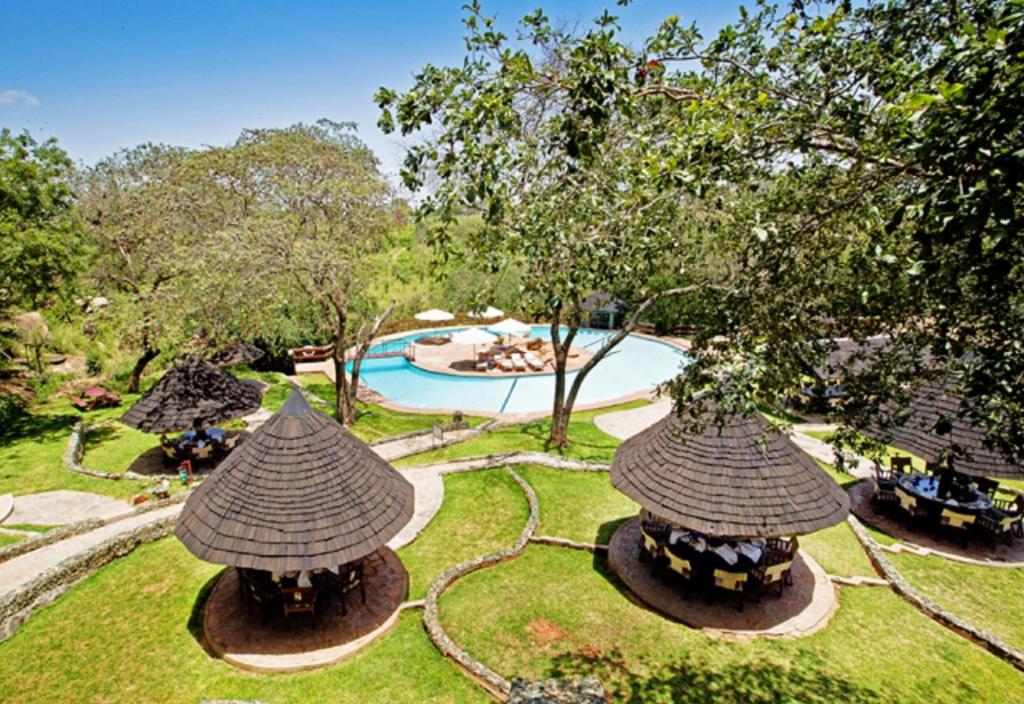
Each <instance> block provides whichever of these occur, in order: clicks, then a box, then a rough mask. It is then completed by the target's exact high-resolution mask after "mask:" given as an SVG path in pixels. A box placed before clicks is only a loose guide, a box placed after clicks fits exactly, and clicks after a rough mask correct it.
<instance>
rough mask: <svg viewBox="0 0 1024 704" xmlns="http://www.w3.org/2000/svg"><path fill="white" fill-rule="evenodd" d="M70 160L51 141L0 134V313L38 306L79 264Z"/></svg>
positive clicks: (78, 245) (78, 238)
mask: <svg viewBox="0 0 1024 704" xmlns="http://www.w3.org/2000/svg"><path fill="white" fill-rule="evenodd" d="M72 173H73V169H72V165H71V161H70V159H68V157H67V155H66V154H65V153H64V151H63V150H62V149H61V148H60V147H58V146H57V142H56V141H55V140H53V139H49V140H47V141H45V142H42V143H38V142H36V141H35V140H34V139H33V138H32V137H31V135H29V134H28V133H27V132H26V133H23V134H19V135H15V134H12V133H11V132H10V130H8V129H6V128H4V129H2V130H0V311H4V310H6V309H8V308H9V307H11V306H15V305H17V306H22V307H28V308H32V309H36V308H38V307H40V306H41V305H42V304H43V303H45V302H46V298H47V297H48V296H50V295H51V294H53V293H54V292H55V291H58V290H60V289H61V288H63V287H66V286H67V285H68V283H69V282H70V281H71V280H73V279H74V277H75V276H76V274H77V270H78V267H79V266H80V264H81V245H82V241H81V237H82V236H81V227H80V226H79V223H78V220H77V219H76V217H75V209H74V194H73V193H72V190H71V187H70V184H69V180H70V178H71V175H72Z"/></svg>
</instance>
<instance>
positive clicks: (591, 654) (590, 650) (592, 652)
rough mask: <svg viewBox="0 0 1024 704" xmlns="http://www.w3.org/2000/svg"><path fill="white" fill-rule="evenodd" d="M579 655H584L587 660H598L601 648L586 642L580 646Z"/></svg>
mask: <svg viewBox="0 0 1024 704" xmlns="http://www.w3.org/2000/svg"><path fill="white" fill-rule="evenodd" d="M580 655H582V656H583V657H585V658H586V659H587V660H599V659H600V658H601V649H600V648H598V647H597V646H596V645H594V644H593V643H587V644H586V645H584V646H583V647H582V648H580Z"/></svg>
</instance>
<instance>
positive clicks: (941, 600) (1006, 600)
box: [888, 554, 1024, 650]
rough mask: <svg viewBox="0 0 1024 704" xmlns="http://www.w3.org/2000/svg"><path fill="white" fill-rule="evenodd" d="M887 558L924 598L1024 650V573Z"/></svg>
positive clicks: (938, 560)
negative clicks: (1022, 596) (1023, 599)
mask: <svg viewBox="0 0 1024 704" xmlns="http://www.w3.org/2000/svg"><path fill="white" fill-rule="evenodd" d="M888 558H889V559H890V560H891V561H892V563H893V565H895V566H896V569H898V570H899V571H900V573H901V574H902V575H903V576H904V578H906V580H907V581H908V582H910V584H911V585H913V586H914V587H916V588H917V589H918V590H919V591H921V592H922V593H923V594H924V595H925V596H927V597H929V598H930V599H932V600H934V601H935V602H936V603H938V604H939V605H941V606H944V607H945V608H947V609H949V610H950V611H952V612H953V613H955V614H956V615H957V616H960V617H962V618H965V619H967V620H968V621H969V622H970V623H972V624H974V625H975V626H978V627H979V628H984V629H986V630H988V631H991V632H992V633H995V634H996V635H997V636H999V637H1000V638H1002V639H1003V640H1005V641H1006V642H1007V643H1009V644H1010V645H1012V646H1014V647H1015V648H1019V649H1022V650H1024V601H1022V600H1021V595H1022V594H1024V569H1013V568H1007V567H982V566H978V565H967V564H964V563H961V562H953V561H952V560H945V559H943V558H941V557H919V556H917V555H908V554H899V555H888Z"/></svg>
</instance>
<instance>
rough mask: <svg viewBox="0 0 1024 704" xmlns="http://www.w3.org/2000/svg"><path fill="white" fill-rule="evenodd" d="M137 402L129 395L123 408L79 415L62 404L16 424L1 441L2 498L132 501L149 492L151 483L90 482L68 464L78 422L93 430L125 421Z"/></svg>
mask: <svg viewBox="0 0 1024 704" xmlns="http://www.w3.org/2000/svg"><path fill="white" fill-rule="evenodd" d="M136 400H138V396H137V395H134V394H126V395H124V396H122V403H121V406H120V407H118V408H105V409H101V410H97V411H91V412H89V413H79V412H78V411H76V410H74V409H73V408H72V407H71V404H70V403H69V402H68V400H67V399H64V398H57V399H54V400H52V401H50V402H48V403H45V404H42V405H40V406H37V407H36V408H34V409H33V410H32V412H31V413H29V414H27V415H25V416H23V417H21V418H19V419H18V420H16V421H15V422H13V423H12V424H11V425H10V426H8V427H7V428H5V429H3V434H2V435H0V494H6V493H8V492H10V493H13V494H15V495H19V494H31V493H36V492H40V491H53V490H56V489H73V490H76V491H90V492H93V493H96V494H104V495H106V496H113V497H116V498H128V497H130V496H132V495H133V494H137V493H138V492H140V491H143V490H145V488H146V487H147V486H148V485H149V484H150V482H145V481H132V480H122V481H111V480H108V479H96V478H93V477H87V476H84V475H81V474H76V473H75V472H71V471H69V470H68V469H66V468H65V467H64V462H63V460H64V451H65V450H66V449H67V445H68V438H70V437H71V428H72V426H73V425H74V424H75V421H77V420H83V421H84V422H85V423H86V424H93V423H98V422H100V421H110V420H112V419H114V418H119V417H120V416H121V415H122V414H123V413H124V412H125V411H126V410H127V409H128V408H130V407H131V404H133V403H134V402H135V401H136ZM115 427H120V426H115ZM126 430H127V429H126ZM131 432H135V431H131ZM111 452H112V453H114V454H116V451H114V450H111ZM97 468H98V469H102V467H97Z"/></svg>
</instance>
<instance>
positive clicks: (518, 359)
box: [512, 352, 526, 372]
mask: <svg viewBox="0 0 1024 704" xmlns="http://www.w3.org/2000/svg"><path fill="white" fill-rule="evenodd" d="M512 366H513V367H515V370H516V371H517V372H525V371H526V360H525V359H523V355H521V354H519V353H518V352H516V353H515V354H513V355H512Z"/></svg>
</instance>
